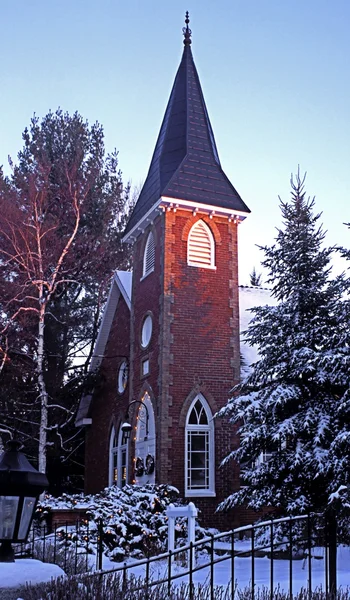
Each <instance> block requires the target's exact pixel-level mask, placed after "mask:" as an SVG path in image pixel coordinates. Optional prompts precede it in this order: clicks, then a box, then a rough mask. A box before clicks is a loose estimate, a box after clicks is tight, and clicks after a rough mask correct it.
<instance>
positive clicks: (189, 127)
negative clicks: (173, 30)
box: [125, 12, 250, 239]
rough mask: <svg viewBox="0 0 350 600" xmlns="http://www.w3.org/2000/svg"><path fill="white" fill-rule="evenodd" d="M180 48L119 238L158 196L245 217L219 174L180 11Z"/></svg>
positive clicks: (232, 190) (147, 212)
mask: <svg viewBox="0 0 350 600" xmlns="http://www.w3.org/2000/svg"><path fill="white" fill-rule="evenodd" d="M183 35H184V50H183V55H182V60H181V63H180V66H179V68H178V71H177V74H176V77H175V81H174V85H173V88H172V90H171V94H170V98H169V102H168V106H167V108H166V111H165V115H164V119H163V123H162V125H161V129H160V132H159V136H158V140H157V143H156V147H155V150H154V153H153V157H152V161H151V165H150V168H149V171H148V175H147V178H146V181H145V183H144V186H143V188H142V190H141V193H140V196H139V199H138V201H137V203H136V205H135V208H134V210H133V213H132V215H131V217H130V220H129V222H128V224H127V227H126V231H125V239H126V238H127V237H129V235H130V234H131V233H132V232H133V231H134V230H135V228H136V226H138V225H139V224H141V222H142V221H143V220H144V218H145V217H146V216H149V215H150V214H151V213H152V210H153V209H155V208H156V207H157V206H158V205H159V204H160V202H161V198H162V197H163V198H164V197H166V198H174V199H177V200H183V201H185V202H186V201H187V202H189V203H190V205H192V204H193V203H197V204H199V205H201V206H203V205H207V206H210V207H217V208H218V209H220V208H222V209H225V211H232V212H233V213H234V212H239V213H249V212H250V211H249V208H248V207H247V206H246V205H245V203H244V202H243V200H242V199H241V197H240V196H239V194H238V192H237V191H236V190H235V188H234V187H233V185H232V184H231V182H230V181H229V179H228V178H227V177H226V175H225V173H224V172H223V170H222V168H221V164H220V160H219V155H218V151H217V148H216V144H215V139H214V134H213V130H212V127H211V124H210V120H209V116H208V112H207V108H206V105H205V101H204V96H203V92H202V88H201V84H200V81H199V77H198V73H197V69H196V67H195V64H194V61H193V56H192V50H191V43H192V39H191V35H192V31H191V29H190V28H189V15H188V12H186V18H185V27H183Z"/></svg>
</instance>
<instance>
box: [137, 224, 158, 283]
mask: <svg viewBox="0 0 350 600" xmlns="http://www.w3.org/2000/svg"><path fill="white" fill-rule="evenodd" d="M151 239H152V240H153V248H154V256H153V266H152V268H151V269H149V270H146V265H147V255H148V248H149V243H150V240H151ZM155 254H156V241H155V239H154V233H153V231H150V232H149V234H148V236H147V240H146V244H145V249H144V251H143V261H142V277H141V280H140V281H142V280H143V279H145V278H146V277H147V276H148V275H150V274H151V273H153V271H154V266H155V258H156V256H155Z"/></svg>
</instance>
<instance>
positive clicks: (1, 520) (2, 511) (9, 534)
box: [0, 496, 19, 540]
mask: <svg viewBox="0 0 350 600" xmlns="http://www.w3.org/2000/svg"><path fill="white" fill-rule="evenodd" d="M18 502H19V497H18V496H0V540H12V539H13V534H14V530H15V524H16V516H17V508H18Z"/></svg>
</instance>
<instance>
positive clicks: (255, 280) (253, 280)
mask: <svg viewBox="0 0 350 600" xmlns="http://www.w3.org/2000/svg"><path fill="white" fill-rule="evenodd" d="M249 277H250V285H252V286H253V287H260V285H261V273H257V272H256V268H255V267H253V270H252V272H251V273H250V275H249Z"/></svg>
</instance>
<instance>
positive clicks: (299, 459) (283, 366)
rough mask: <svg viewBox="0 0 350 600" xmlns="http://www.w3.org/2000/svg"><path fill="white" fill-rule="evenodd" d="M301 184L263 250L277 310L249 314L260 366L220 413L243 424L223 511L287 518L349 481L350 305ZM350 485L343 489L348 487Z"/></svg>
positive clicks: (321, 505)
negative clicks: (242, 507) (234, 478)
mask: <svg viewBox="0 0 350 600" xmlns="http://www.w3.org/2000/svg"><path fill="white" fill-rule="evenodd" d="M304 181H305V177H304V178H300V176H299V173H298V175H297V176H296V178H295V179H294V180H293V177H292V179H291V187H292V191H291V200H290V202H282V201H280V206H281V212H282V217H283V228H282V229H280V230H278V235H277V237H276V240H275V244H274V245H273V246H271V247H264V248H262V250H263V251H264V254H265V260H264V261H263V263H262V264H263V266H264V267H266V269H267V270H268V273H269V279H268V283H269V284H270V285H271V286H272V294H273V295H274V296H275V297H276V299H277V300H278V304H277V306H261V307H257V308H254V309H252V312H253V315H254V316H253V318H252V320H251V322H250V325H249V328H248V330H247V332H245V335H246V339H247V341H248V343H249V344H250V345H255V346H256V347H257V349H258V352H259V360H258V361H257V362H256V363H255V364H254V365H252V370H251V372H250V374H249V375H248V376H247V378H246V379H245V380H244V381H243V382H242V383H241V384H239V385H238V386H237V387H236V388H235V389H234V395H233V397H232V398H231V399H230V400H229V401H228V404H227V406H226V407H225V408H224V409H222V410H221V411H220V413H219V415H221V416H228V417H229V419H230V420H231V422H232V423H233V424H237V425H238V431H239V435H240V445H239V447H238V448H237V449H235V450H233V451H232V452H231V453H230V454H229V456H227V457H226V459H225V461H224V462H227V461H230V460H232V459H234V460H236V461H238V463H239V464H240V468H241V474H242V479H243V481H244V486H242V487H241V488H240V489H239V490H238V491H236V492H234V493H233V494H232V495H230V496H229V497H228V498H227V499H226V500H225V501H224V502H223V503H222V504H221V505H220V507H219V508H220V509H226V508H230V507H232V506H236V505H238V504H246V505H248V506H250V507H252V508H254V509H257V510H258V509H261V508H262V507H266V506H270V507H277V508H280V509H282V511H283V512H284V513H286V514H296V513H300V512H305V511H307V510H323V509H325V508H326V507H327V506H328V505H329V503H330V502H331V501H335V499H336V498H337V497H338V496H339V494H340V493H342V494H345V495H347V494H348V491H347V488H346V487H345V486H347V485H348V484H349V483H350V467H349V465H350V393H349V373H350V352H349V348H350V334H349V323H350V308H349V301H348V300H347V299H346V297H345V299H344V291H345V288H346V281H345V279H344V277H343V276H340V277H338V278H336V279H334V280H332V279H331V278H330V259H331V255H332V251H333V249H332V248H330V249H325V248H323V241H324V232H323V231H322V228H321V227H320V226H319V225H318V220H319V216H320V215H314V213H313V209H314V200H310V199H307V198H306V196H305V191H304ZM343 486H344V487H343Z"/></svg>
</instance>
